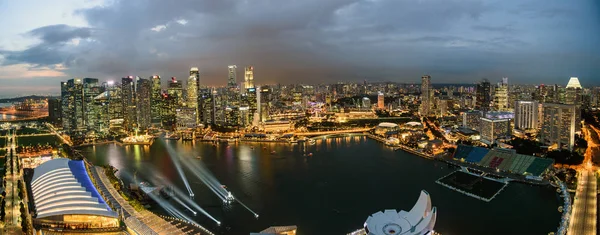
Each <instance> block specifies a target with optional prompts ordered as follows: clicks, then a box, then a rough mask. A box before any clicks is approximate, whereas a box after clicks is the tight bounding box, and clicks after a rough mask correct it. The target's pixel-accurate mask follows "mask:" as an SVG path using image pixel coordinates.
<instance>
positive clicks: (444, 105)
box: [435, 99, 449, 117]
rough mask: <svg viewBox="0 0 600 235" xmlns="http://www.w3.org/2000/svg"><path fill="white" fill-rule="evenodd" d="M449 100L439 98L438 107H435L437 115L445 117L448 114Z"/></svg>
mask: <svg viewBox="0 0 600 235" xmlns="http://www.w3.org/2000/svg"><path fill="white" fill-rule="evenodd" d="M448 101H449V100H447V99H438V100H437V104H436V106H435V107H436V109H435V111H436V112H435V113H436V116H438V117H443V116H446V113H447V112H448Z"/></svg>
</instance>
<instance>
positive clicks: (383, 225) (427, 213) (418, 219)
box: [364, 190, 437, 235]
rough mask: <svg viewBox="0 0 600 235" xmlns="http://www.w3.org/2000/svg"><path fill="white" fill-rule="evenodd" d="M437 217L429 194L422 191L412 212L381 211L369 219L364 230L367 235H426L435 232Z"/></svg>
mask: <svg viewBox="0 0 600 235" xmlns="http://www.w3.org/2000/svg"><path fill="white" fill-rule="evenodd" d="M436 216H437V209H436V208H435V207H433V208H432V206H431V198H430V197H429V193H427V191H425V190H422V191H421V195H420V196H419V200H417V203H416V204H415V205H414V206H413V208H412V209H411V210H410V211H408V212H406V211H400V212H397V211H396V210H385V211H383V212H381V211H379V212H377V213H375V214H373V215H371V216H369V218H367V221H366V222H365V224H364V228H365V232H366V234H367V235H424V234H429V233H430V232H432V231H433V227H434V225H435V219H436Z"/></svg>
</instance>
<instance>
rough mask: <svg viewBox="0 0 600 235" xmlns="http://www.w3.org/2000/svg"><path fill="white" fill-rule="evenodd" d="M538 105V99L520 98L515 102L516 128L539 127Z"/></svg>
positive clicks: (534, 128)
mask: <svg viewBox="0 0 600 235" xmlns="http://www.w3.org/2000/svg"><path fill="white" fill-rule="evenodd" d="M538 107H539V104H538V102H537V101H523V100H519V101H517V102H515V129H519V130H530V129H533V130H536V129H537V127H538V114H539V110H538Z"/></svg>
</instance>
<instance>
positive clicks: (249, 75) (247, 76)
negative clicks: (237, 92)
mask: <svg viewBox="0 0 600 235" xmlns="http://www.w3.org/2000/svg"><path fill="white" fill-rule="evenodd" d="M249 88H254V67H252V66H248V67H246V68H245V71H244V89H249Z"/></svg>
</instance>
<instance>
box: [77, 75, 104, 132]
mask: <svg viewBox="0 0 600 235" xmlns="http://www.w3.org/2000/svg"><path fill="white" fill-rule="evenodd" d="M102 93H103V88H102V87H101V86H100V84H98V79H97V78H84V79H83V101H84V103H83V107H84V108H83V110H84V115H83V116H84V121H83V122H84V125H85V126H86V129H87V130H88V131H92V130H93V131H95V132H96V133H97V134H98V133H100V132H105V131H107V130H108V123H106V121H107V120H108V119H106V120H105V119H104V118H103V115H104V114H105V112H104V110H103V108H104V107H103V105H102V102H99V101H97V98H100V97H98V96H100V95H101V94H102Z"/></svg>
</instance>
